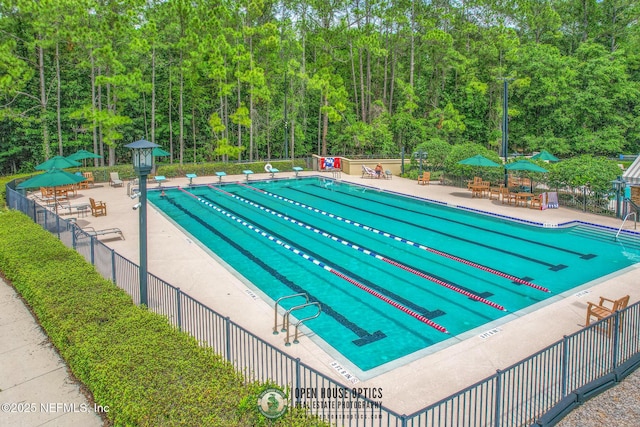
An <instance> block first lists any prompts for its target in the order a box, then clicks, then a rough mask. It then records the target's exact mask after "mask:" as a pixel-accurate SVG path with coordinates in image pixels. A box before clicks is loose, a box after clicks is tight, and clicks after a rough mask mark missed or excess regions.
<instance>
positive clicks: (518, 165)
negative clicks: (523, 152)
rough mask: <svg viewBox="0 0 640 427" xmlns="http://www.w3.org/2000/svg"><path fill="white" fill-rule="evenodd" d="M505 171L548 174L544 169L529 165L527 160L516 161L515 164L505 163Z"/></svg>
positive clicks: (532, 164) (533, 164)
mask: <svg viewBox="0 0 640 427" xmlns="http://www.w3.org/2000/svg"><path fill="white" fill-rule="evenodd" d="M505 169H507V170H510V171H528V172H540V173H547V172H549V171H548V170H546V169H545V168H543V167H541V166H538V165H536V164H535V163H531V162H530V161H528V160H518V161H517V162H513V163H507V164H506V165H505Z"/></svg>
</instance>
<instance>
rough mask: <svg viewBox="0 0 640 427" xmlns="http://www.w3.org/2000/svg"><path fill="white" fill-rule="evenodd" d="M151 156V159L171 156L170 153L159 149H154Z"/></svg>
mask: <svg viewBox="0 0 640 427" xmlns="http://www.w3.org/2000/svg"><path fill="white" fill-rule="evenodd" d="M151 154H153V157H165V156H170V155H171V153H169V152H168V151H164V150H163V149H162V148H160V147H156V148H154V149H153V151H152V153H151Z"/></svg>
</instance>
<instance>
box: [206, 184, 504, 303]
mask: <svg viewBox="0 0 640 427" xmlns="http://www.w3.org/2000/svg"><path fill="white" fill-rule="evenodd" d="M209 187H210V188H212V189H213V190H217V191H223V190H220V189H218V188H216V187H213V186H209ZM225 193H226V194H227V195H229V196H231V197H233V198H235V199H237V200H239V201H241V202H244V203H247V204H249V205H251V206H253V207H255V208H258V209H260V210H263V211H264V212H267V213H269V214H271V215H274V216H277V217H278V218H280V219H283V220H285V221H289V222H291V223H292V224H295V225H299V226H300V227H304V228H306V229H307V230H309V231H313V232H314V233H316V234H320V235H321V236H323V237H326V238H328V239H331V240H334V241H336V242H339V243H342V244H343V245H345V246H347V247H349V248H351V249H355V250H356V251H359V252H362V253H364V254H366V255H369V256H372V257H374V258H375V259H378V260H380V261H384V262H386V263H388V264H391V265H393V266H394V267H398V268H400V269H402V270H405V271H408V272H409V273H412V274H415V275H416V276H420V277H422V278H423V279H427V280H429V281H431V282H434V283H437V284H438V285H440V286H444V287H445V288H447V289H449V290H452V291H454V292H458V293H460V294H462V295H465V296H466V297H469V298H471V299H473V300H475V301H478V302H481V303H483V304H487V305H489V306H491V307H493V308H497V309H498V310H502V311H507V310H506V309H505V308H504V307H503V306H501V305H500V304H497V303H495V302H493V301H489V300H487V299H485V298H482V297H480V296H478V295H477V294H475V293H473V292H469V291H467V290H465V289H462V288H460V287H459V286H456V285H454V284H451V283H447V282H446V281H444V280H442V279H439V278H437V277H434V276H432V275H429V274H426V273H424V272H422V271H419V270H417V269H415V268H412V267H410V266H408V265H406V264H403V263H401V262H398V261H396V260H393V259H390V258H387V257H386V256H383V255H380V254H378V253H376V252H374V251H372V250H371V249H367V248H363V247H361V246H358V245H356V244H354V243H351V242H349V241H348V240H344V239H342V238H340V237H337V236H334V235H333V234H330V233H327V232H326V231H323V230H319V229H318V228H315V227H313V226H311V225H308V224H305V223H304V222H301V221H298V220H296V219H294V218H291V217H289V216H287V215H284V214H282V213H281V212H276V211H273V210H271V209H269V208H267V207H265V206H262V205H259V204H257V203H254V202H252V201H250V200H247V199H245V198H243V197H240V196H238V195H236V194H231V193H227V192H225Z"/></svg>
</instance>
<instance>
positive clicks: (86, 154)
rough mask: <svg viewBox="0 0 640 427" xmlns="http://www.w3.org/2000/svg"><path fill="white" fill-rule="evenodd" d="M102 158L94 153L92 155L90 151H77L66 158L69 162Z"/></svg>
mask: <svg viewBox="0 0 640 427" xmlns="http://www.w3.org/2000/svg"><path fill="white" fill-rule="evenodd" d="M101 158H102V156H101V155H99V154H96V153H92V152H91V151H87V150H78V151H76V152H75V153H73V154H70V155H68V156H67V159H69V160H76V161H78V160H84V159H101Z"/></svg>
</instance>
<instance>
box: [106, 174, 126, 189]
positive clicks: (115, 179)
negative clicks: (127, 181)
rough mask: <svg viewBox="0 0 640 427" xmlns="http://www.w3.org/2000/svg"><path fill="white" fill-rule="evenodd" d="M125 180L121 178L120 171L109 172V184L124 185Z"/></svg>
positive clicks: (114, 185)
mask: <svg viewBox="0 0 640 427" xmlns="http://www.w3.org/2000/svg"><path fill="white" fill-rule="evenodd" d="M123 184H124V182H122V180H121V179H120V175H118V172H109V185H110V186H112V187H122V185H123Z"/></svg>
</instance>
